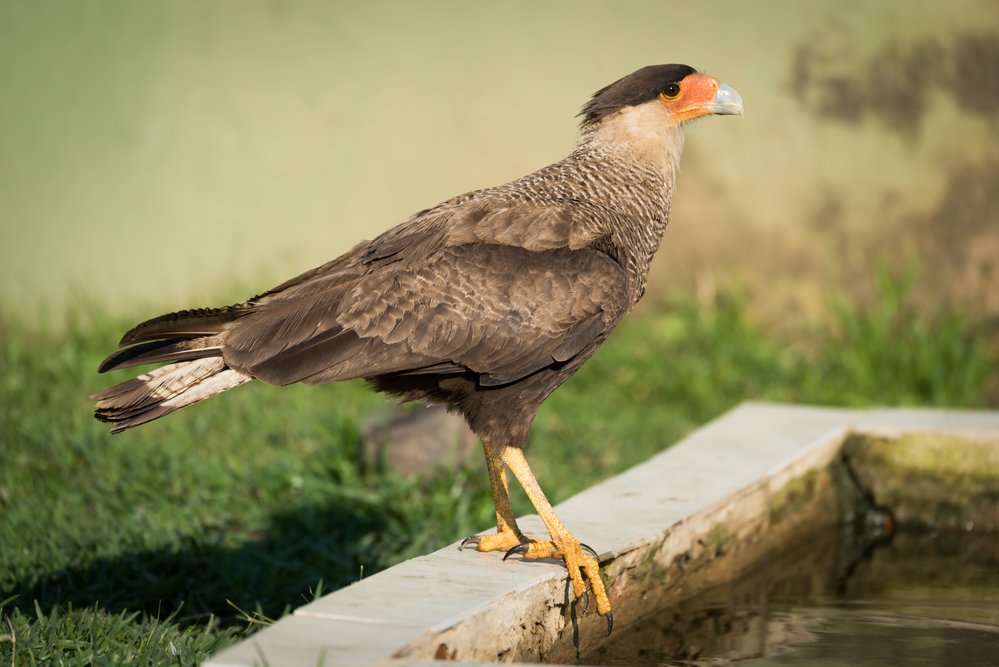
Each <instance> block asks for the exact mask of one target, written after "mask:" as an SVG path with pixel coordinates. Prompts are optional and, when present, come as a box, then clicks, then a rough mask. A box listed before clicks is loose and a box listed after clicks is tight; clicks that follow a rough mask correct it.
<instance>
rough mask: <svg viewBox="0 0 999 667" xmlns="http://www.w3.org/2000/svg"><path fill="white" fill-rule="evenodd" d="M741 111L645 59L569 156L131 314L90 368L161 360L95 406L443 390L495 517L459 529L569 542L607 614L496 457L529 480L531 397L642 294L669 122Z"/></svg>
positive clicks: (667, 178)
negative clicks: (352, 240)
mask: <svg viewBox="0 0 999 667" xmlns="http://www.w3.org/2000/svg"><path fill="white" fill-rule="evenodd" d="M741 112H742V104H741V100H740V99H739V98H738V95H737V94H736V93H735V91H733V90H732V89H731V88H729V87H728V86H726V85H725V84H719V82H718V81H716V80H714V79H711V78H710V77H707V76H704V75H701V74H697V73H696V72H695V71H694V70H693V69H691V68H689V67H686V66H684V65H660V66H653V67H646V68H643V69H641V70H638V71H637V72H635V73H633V74H631V75H629V76H627V77H625V78H623V79H621V80H619V81H617V82H615V83H613V84H611V85H610V86H607V87H606V88H604V89H602V90H600V91H599V92H597V93H596V94H595V95H594V96H593V99H592V100H591V101H590V102H589V103H588V104H587V105H586V106H585V107H584V108H583V111H582V113H581V115H582V116H583V121H582V123H581V128H580V136H579V140H578V141H577V144H576V146H575V148H574V149H573V151H572V153H571V154H570V155H569V156H568V157H567V158H565V159H564V160H562V161H560V162H557V163H555V164H553V165H551V166H549V167H546V168H544V169H541V170H540V171H537V172H535V173H533V174H530V175H528V176H525V177H523V178H521V179H518V180H516V181H513V182H511V183H507V184H505V185H501V186H498V187H494V188H489V189H485V190H478V191H475V192H470V193H467V194H464V195H460V196H458V197H455V198H453V199H449V200H447V201H445V202H443V203H441V204H439V205H437V206H435V207H433V208H431V209H427V210H425V211H421V212H420V213H418V214H416V215H414V216H413V217H412V218H410V219H409V220H408V221H406V222H404V223H403V224H401V225H399V226H397V227H395V228H393V229H391V230H389V231H388V232H385V233H384V234H382V235H381V236H379V237H378V238H376V239H374V240H373V241H370V242H368V243H364V244H362V245H360V246H358V247H356V248H355V249H353V250H351V251H350V252H348V253H347V254H345V255H343V256H341V257H339V258H338V259H335V260H333V261H332V262H329V263H328V264H325V265H323V266H321V267H319V268H317V269H314V270H312V271H308V272H306V273H303V274H302V275H300V276H298V277H296V278H293V279H291V280H289V281H287V282H286V283H284V284H282V285H279V286H278V287H275V288H274V289H272V290H270V291H269V292H266V293H264V294H261V295H260V296H257V297H254V298H252V299H250V300H249V301H246V302H245V303H241V304H237V305H234V306H228V307H225V308H220V309H212V310H208V309H202V310H190V311H181V312H178V313H172V314H169V315H163V316H161V317H157V318H154V319H152V320H149V321H147V322H144V323H142V324H140V325H139V326H137V327H135V328H134V329H132V330H131V331H129V332H128V333H127V334H125V336H124V337H123V338H122V340H121V343H120V347H122V348H124V349H121V350H119V351H118V352H116V353H114V354H112V355H111V356H110V357H108V359H107V360H105V361H104V362H103V363H102V364H101V366H100V369H99V370H100V372H104V371H108V370H111V369H115V368H125V367H129V366H137V365H142V364H148V363H154V362H171V363H170V364H169V365H167V366H164V367H162V368H159V369H157V370H154V371H152V372H150V373H147V374H145V375H142V376H140V377H138V378H135V379H133V380H129V381H128V382H124V383H122V384H119V385H117V386H115V387H112V388H110V389H107V390H105V391H103V392H100V393H98V394H95V395H94V396H93V397H92V398H95V399H97V401H98V403H97V410H96V413H95V417H96V418H97V419H99V420H101V421H105V422H109V423H111V424H113V425H114V427H113V428H112V431H111V432H112V433H117V432H119V431H122V430H125V429H127V428H131V427H133V426H138V425H139V424H143V423H146V422H148V421H151V420H153V419H157V418H159V417H162V416H164V415H166V414H169V413H170V412H172V411H174V410H177V409H179V408H182V407H186V406H188V405H191V404H193V403H196V402H198V401H201V400H203V399H205V398H208V397H210V396H212V395H214V394H217V393H219V392H222V391H225V390H227V389H231V388H233V387H235V386H237V385H240V384H243V383H245V382H248V381H249V380H251V379H258V380H262V381H264V382H267V383H268V384H275V385H285V384H291V383H293V382H304V383H306V384H323V383H327V382H337V381H340V380H349V379H352V378H366V379H367V380H368V381H369V382H370V384H371V385H372V386H373V387H374V388H375V389H377V390H379V391H384V392H387V393H389V394H392V395H395V396H400V397H402V398H404V399H407V400H420V401H426V402H428V403H444V404H446V405H448V406H449V407H450V408H451V409H452V410H455V411H457V412H459V413H461V414H462V415H464V417H465V418H466V419H467V420H468V423H469V425H470V426H471V428H472V429H473V431H475V433H476V434H478V435H479V436H480V437H481V438H482V440H483V444H484V447H485V450H486V457H487V461H488V462H489V470H490V478H491V480H492V482H493V495H494V499H495V500H496V505H497V534H496V535H492V536H476V537H473V538H470V539H469V540H466V543H475V544H476V545H477V546H478V548H479V549H480V550H488V549H495V548H503V549H509V550H511V551H514V552H517V553H523V554H524V555H525V557H528V558H532V557H542V556H555V557H559V558H563V559H564V560H565V561H566V564H567V566H568V567H569V570H570V574H571V575H572V579H573V583H574V587H575V591H576V595H577V597H578V596H579V595H581V594H582V592H583V584H582V579H581V578H580V573H579V570H580V568H582V569H583V570H584V573H585V574H586V576H587V578H588V579H589V580H590V582H591V584H592V586H593V589H594V593H595V595H596V597H597V607H598V611H599V612H600V613H601V614H607V613H608V611H609V608H610V607H609V602H608V601H607V597H606V595H605V594H604V592H603V585H602V583H601V582H600V577H599V572H598V570H597V565H596V562H595V561H593V559H592V558H590V557H589V556H587V555H586V554H585V553H583V552H582V551H581V550H580V547H579V543H578V542H575V540H574V539H572V536H571V535H569V533H568V531H566V530H565V528H564V526H562V525H561V523H560V522H559V521H558V519H557V517H555V516H554V513H553V512H551V507H550V505H548V504H547V501H546V500H544V496H543V494H541V493H540V489H536V491H535V492H532V491H531V489H530V488H529V489H528V492H529V495H531V497H532V500H533V501H534V502H535V506H536V507H537V508H538V511H539V513H540V514H541V516H542V518H544V519H545V523H546V525H548V527H549V531H550V532H551V533H552V542H538V541H531V540H528V538H526V537H524V536H523V535H522V534H521V533H520V531H519V529H517V528H516V523H515V522H514V520H513V515H512V511H511V510H510V509H509V497H508V495H507V492H506V481H505V477H504V474H503V467H502V465H503V463H506V464H507V465H508V466H510V468H511V469H512V470H513V471H514V472H515V473H516V474H517V476H518V478H519V479H520V480H521V482H522V483H524V485H525V487H535V488H536V483H534V480H533V476H531V475H530V471H529V469H528V468H527V467H526V462H525V461H523V458H522V454H520V449H521V448H522V447H523V446H524V445H525V444H526V442H527V436H528V432H529V430H530V427H531V423H532V422H533V420H534V417H535V414H536V413H537V410H538V406H539V405H541V403H542V401H544V400H545V398H547V397H548V396H549V395H550V394H551V393H552V392H553V391H554V390H555V389H556V388H557V387H558V386H559V385H560V384H562V382H564V381H565V380H566V379H567V378H568V377H569V376H571V375H572V374H573V373H574V372H575V371H576V370H577V369H578V368H579V367H580V366H581V365H582V364H583V362H585V361H586V360H587V359H588V358H589V357H590V356H591V355H592V354H593V353H594V352H595V351H596V349H597V348H598V347H599V346H600V345H601V344H602V343H603V342H604V340H606V338H607V336H608V335H609V334H610V332H611V330H612V329H613V328H614V326H615V325H616V324H617V323H618V322H619V321H620V320H621V318H622V317H624V315H625V314H626V313H628V312H629V311H630V310H631V309H632V307H634V305H635V304H636V303H637V302H638V300H639V299H640V298H641V296H642V294H643V292H644V289H645V281H646V277H647V275H648V270H649V263H650V262H651V260H652V256H653V254H654V253H655V251H656V249H657V248H658V246H659V242H660V240H661V238H662V235H663V232H664V231H665V230H666V224H667V221H668V219H669V210H670V199H671V197H672V194H673V184H674V176H675V173H676V166H677V162H678V160H679V157H680V152H681V149H682V146H683V129H682V127H681V125H682V123H683V122H684V121H686V120H689V119H691V118H694V117H697V116H701V115H704V114H708V113H741ZM526 478H529V479H526ZM537 496H540V497H537Z"/></svg>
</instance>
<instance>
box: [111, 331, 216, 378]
mask: <svg viewBox="0 0 999 667" xmlns="http://www.w3.org/2000/svg"><path fill="white" fill-rule="evenodd" d="M221 356H222V348H221V347H220V341H219V338H218V336H204V337H201V338H194V339H187V338H168V339H167V340H157V341H153V342H150V343H140V344H139V345H134V346H132V347H127V348H125V349H124V350H118V351H117V352H115V353H114V354H112V355H111V356H110V357H108V358H107V359H105V360H104V361H102V362H101V365H100V366H99V367H98V369H97V372H98V373H105V372H107V371H113V370H116V369H119V368H131V367H132V366H142V365H145V364H156V363H163V362H166V361H171V362H172V361H187V360H190V359H203V358H205V357H221Z"/></svg>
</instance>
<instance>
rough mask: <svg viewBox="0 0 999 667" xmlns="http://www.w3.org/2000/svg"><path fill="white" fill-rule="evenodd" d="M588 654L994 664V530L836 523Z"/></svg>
mask: <svg viewBox="0 0 999 667" xmlns="http://www.w3.org/2000/svg"><path fill="white" fill-rule="evenodd" d="M581 662H582V663H584V664H593V665H597V664H602V665H704V666H712V667H714V666H721V665H736V664H738V665H746V666H753V667H763V666H765V665H784V666H798V665H820V666H823V667H831V666H833V665H837V666H838V665H858V666H864V667H882V666H889V665H890V666H893V667H894V666H905V665H946V666H948V667H964V666H975V667H978V666H983V667H984V666H987V665H996V666H999V531H996V532H993V533H970V532H962V531H949V532H948V531H942V532H935V531H934V532H930V531H907V530H900V531H898V532H896V533H895V534H894V535H892V536H887V537H879V538H876V539H871V537H870V536H869V535H865V534H862V533H861V534H855V533H853V532H852V531H840V532H837V531H830V534H829V535H825V536H823V537H820V538H817V539H814V540H811V541H810V542H809V543H808V544H806V545H802V546H801V547H799V548H797V549H795V550H793V551H790V552H788V553H786V554H784V555H782V556H780V557H779V558H777V559H774V560H772V561H770V562H767V563H764V564H762V566H761V567H760V568H758V569H757V570H755V571H753V572H751V573H749V574H748V575H746V576H744V577H743V578H741V579H739V580H736V581H733V582H729V583H727V584H724V585H721V586H716V587H714V588H711V589H709V590H707V591H705V592H704V593H703V594H702V595H700V596H698V597H696V598H692V599H689V600H685V601H682V602H680V603H678V604H676V605H674V606H672V607H668V608H665V609H660V610H658V611H656V612H654V613H652V614H650V615H649V616H647V617H645V618H643V619H641V620H640V621H638V622H636V623H633V624H632V625H631V626H629V627H627V628H623V629H622V630H621V631H620V632H619V633H615V635H614V636H612V637H611V638H610V639H609V641H608V642H607V643H605V644H604V645H602V646H600V647H599V648H598V649H596V650H594V651H593V652H591V653H590V654H588V655H586V656H583V658H582V660H581Z"/></svg>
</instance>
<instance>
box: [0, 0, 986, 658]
mask: <svg viewBox="0 0 999 667" xmlns="http://www.w3.org/2000/svg"><path fill="white" fill-rule="evenodd" d="M670 62H680V63H686V64H688V65H691V66H694V67H696V68H698V69H700V70H702V71H704V72H707V73H709V74H711V75H713V76H715V77H717V78H719V79H721V80H722V81H724V82H726V83H728V84H730V85H731V86H733V87H734V88H735V89H736V90H737V91H738V92H739V93H740V94H741V96H742V98H743V100H744V101H745V105H746V117H745V118H744V119H739V118H722V119H719V118H709V119H705V120H703V121H699V122H698V123H697V124H695V126H694V128H693V129H692V131H691V132H690V135H691V136H690V138H689V140H688V142H687V147H686V150H685V153H684V156H683V159H682V163H681V173H680V175H679V178H678V184H677V185H678V191H677V193H676V195H675V197H674V200H673V215H672V220H671V223H670V227H669V230H668V232H667V234H666V238H665V241H664V243H663V245H662V247H661V249H660V251H659V255H658V256H657V258H656V261H655V263H654V264H653V269H652V276H651V283H650V285H649V289H648V292H647V296H646V298H645V300H644V301H643V302H642V304H641V305H640V310H641V311H642V312H640V313H637V314H636V316H632V317H629V318H627V319H626V320H625V321H624V322H623V323H622V325H621V326H620V327H619V328H618V330H617V331H616V332H615V334H614V336H612V337H611V339H610V340H609V341H608V344H607V345H605V346H604V347H603V348H602V349H601V350H600V352H599V354H597V355H595V356H594V358H593V359H592V360H591V361H589V362H588V363H587V364H586V365H585V366H584V368H583V369H582V370H581V371H580V372H579V373H577V374H576V375H575V376H574V377H573V378H572V379H571V380H570V381H569V382H567V383H566V384H565V385H564V386H563V387H562V388H561V389H560V390H559V391H558V392H555V394H554V395H553V396H552V397H551V399H550V400H548V401H546V402H545V404H544V405H543V406H542V408H541V410H539V413H538V418H537V419H536V421H535V422H534V426H533V429H532V433H531V444H530V446H529V452H528V455H529V457H530V459H531V466H532V468H533V469H534V471H535V474H537V475H538V479H539V481H540V483H541V486H542V487H543V488H544V489H545V491H546V493H547V494H548V497H549V499H550V500H552V502H553V503H557V502H559V501H561V500H563V499H565V498H568V497H569V496H571V495H572V494H574V493H576V492H578V491H580V490H582V489H585V488H587V487H588V486H590V485H592V484H594V483H595V482H597V481H599V480H601V479H604V478H606V477H608V476H610V475H613V474H616V473H617V472H620V471H622V470H625V469H626V468H628V467H630V466H632V465H635V464H636V463H639V462H641V461H644V460H646V459H648V458H649V457H650V456H652V455H653V454H655V453H656V452H659V451H662V450H663V449H665V448H667V447H669V446H670V445H671V444H673V443H674V442H677V441H678V440H679V439H681V438H682V437H683V436H684V435H686V434H688V433H690V432H691V431H693V430H694V429H696V428H698V427H700V426H701V425H703V424H705V423H706V422H708V421H710V420H712V419H714V418H715V417H717V416H719V415H721V414H722V413H724V412H725V411H727V410H729V409H731V408H732V407H733V406H735V405H738V404H739V403H740V402H742V401H745V400H764V401H778V402H792V403H811V404H817V405H832V406H855V407H863V406H871V405H885V406H911V405H917V406H936V407H942V408H949V409H959V408H971V409H995V408H996V407H997V406H999V336H997V335H996V332H997V329H999V1H997V0H963V1H962V0H951V1H950V2H920V1H915V0H906V1H904V2H903V1H901V0H899V1H894V2H890V1H864V0H821V1H814V2H807V3H806V2H790V1H788V2H783V1H777V0H769V1H767V0H762V1H761V0H758V1H756V2H733V1H731V0H726V1H710V0H709V1H701V2H697V3H693V2H690V3H678V2H616V3H607V2H589V1H574V2H544V3H540V2H526V1H520V2H504V3H485V2H434V3H431V2H419V3H416V2H365V3H339V2H319V1H310V0H295V1H291V0H266V1H265V0H213V1H212V2H203V1H198V0H182V1H170V2H168V1H166V0H161V1H159V2H155V1H150V2H142V3H139V2H129V1H127V0H115V1H109V0H90V1H88V2H86V3H55V2H31V1H27V0H0V628H4V629H3V630H0V663H5V662H6V661H7V659H8V658H10V661H11V662H12V663H13V662H15V659H14V658H15V657H16V656H14V653H15V649H14V647H13V642H12V641H11V638H13V637H16V638H17V650H18V651H20V653H19V654H18V655H27V656H30V655H32V652H33V651H34V652H35V654H37V655H41V654H42V653H43V652H45V655H48V653H47V652H49V651H50V650H52V647H53V646H59V647H64V648H65V647H69V648H65V651H66V652H67V653H66V654H65V655H70V654H72V655H76V656H77V657H78V658H79V660H80V661H89V660H90V658H89V657H86V656H88V655H90V654H89V653H87V651H91V650H92V651H93V652H94V654H95V655H111V654H113V653H114V652H115V651H118V648H117V647H119V646H120V645H122V643H125V644H128V645H129V646H132V647H133V649H134V651H135V655H136V656H138V657H137V658H136V662H135V664H163V663H166V662H169V663H170V664H175V663H177V664H197V663H198V662H199V661H201V660H204V659H205V657H206V656H207V655H210V654H211V653H213V652H215V651H217V650H219V649H220V648H221V647H223V646H225V645H228V644H231V643H232V642H234V641H237V640H238V639H239V638H241V637H243V636H245V635H246V634H247V633H249V632H253V631H254V629H256V628H257V627H260V626H261V625H263V624H266V623H267V622H268V621H267V619H268V617H270V618H277V617H278V616H280V615H282V614H284V613H288V611H289V610H290V609H291V608H293V607H295V606H299V605H300V604H302V602H303V601H304V600H309V599H312V598H313V597H315V596H317V595H319V594H320V592H321V591H323V590H330V589H332V588H338V587H340V586H345V585H348V584H350V583H352V582H354V581H357V579H358V578H359V577H361V576H370V575H371V574H373V573H374V572H377V571H378V570H380V569H383V568H385V567H388V566H391V565H392V564H394V563H397V562H399V561H401V560H404V559H406V558H410V557H413V556H416V555H420V554H424V553H427V552H428V551H431V550H433V549H437V548H441V547H443V546H444V545H447V544H450V543H452V542H454V541H455V540H456V539H459V538H460V537H464V536H467V535H469V534H471V533H473V532H475V531H479V530H482V529H484V528H485V527H487V526H489V525H490V523H491V522H492V521H494V519H495V513H494V509H493V505H492V501H491V496H490V492H489V485H488V478H487V476H486V473H485V465H484V462H483V460H482V458H481V457H480V456H478V455H477V454H476V453H473V455H472V456H471V457H469V463H468V465H465V466H458V465H453V461H451V460H446V461H445V460H441V461H437V463H438V465H437V466H436V467H435V468H434V469H433V470H432V471H427V472H425V473H421V474H419V475H413V476H411V477H406V476H405V475H403V474H400V473H398V472H397V471H394V470H393V469H391V467H390V466H387V465H382V463H381V462H380V463H379V465H378V466H366V465H364V462H365V461H367V460H368V456H367V454H368V453H369V452H368V450H367V449H365V448H366V447H368V445H370V444H371V443H370V442H369V443H368V445H366V444H365V439H364V433H363V432H362V431H363V429H364V424H365V422H366V420H368V419H370V418H371V416H372V415H373V416H374V417H375V418H377V419H382V418H383V416H384V414H385V413H384V412H383V411H384V410H385V399H384V397H382V396H378V395H375V394H372V393H371V392H369V391H367V389H366V388H365V387H364V386H363V384H362V383H360V382H353V383H337V384H333V385H326V386H323V387H305V386H301V385H297V386H291V387H283V388H276V387H270V386H266V385H263V384H262V383H254V385H255V386H253V387H249V388H246V389H240V390H239V391H236V392H227V393H225V394H223V395H221V396H218V397H216V398H213V399H212V401H210V402H209V403H207V404H206V405H203V406H198V407H195V408H192V409H190V410H182V411H180V412H178V413H177V414H176V415H172V416H171V417H170V419H165V420H162V421H158V422H156V423H155V424H150V425H148V426H145V427H143V428H141V429H134V430H131V431H128V432H127V433H124V434H122V435H120V436H115V437H109V436H108V435H107V429H106V425H103V424H99V423H97V422H96V421H95V420H93V419H92V410H93V402H92V401H90V400H89V399H88V398H87V396H88V394H92V393H93V392H96V391H99V390H100V389H103V388H104V387H107V386H109V385H111V384H114V383H116V382H122V381H124V380H126V379H128V378H129V377H132V376H134V375H135V372H134V370H133V369H127V370H123V371H115V372H112V373H110V374H109V375H107V376H98V375H97V373H96V372H95V369H96V367H97V365H98V364H99V362H100V360H101V359H102V358H103V357H104V356H105V355H106V354H108V353H109V352H110V351H111V350H112V349H113V344H114V342H115V341H117V340H118V338H119V337H120V336H121V334H122V332H124V331H126V330H127V329H128V328H129V327H131V326H133V325H134V324H135V323H136V322H137V321H141V320H142V319H145V318H149V317H153V316H156V315H160V314H161V313H164V312H168V311H172V310H179V309H182V308H192V307H200V306H220V305H223V304H224V303H232V302H234V301H239V300H244V299H246V298H248V297H250V296H251V295H253V294H258V293H261V292H263V291H265V290H267V289H269V288H271V287H273V286H274V285H276V284H278V283H279V282H281V281H283V280H284V279H286V278H289V277H291V276H293V275H295V274H297V273H300V272H302V271H304V270H308V269H311V268H313V267H315V266H318V265H320V264H322V263H324V262H326V261H328V260H330V259H333V258H335V257H337V256H338V255H339V254H341V253H342V252H343V251H345V250H347V249H348V248H350V247H352V246H353V245H354V244H356V243H357V242H358V241H360V240H361V239H370V238H373V237H375V236H376V235H377V234H379V233H381V232H382V231H384V230H386V229H388V228H390V227H392V226H393V225H395V224H398V223H399V222H401V221H403V220H405V219H406V218H408V217H409V216H410V215H411V214H413V213H414V212H416V211H419V210H421V209H423V208H426V207H428V206H432V205H434V204H436V203H437V202H439V201H441V200H443V199H446V198H448V197H451V196H453V195H456V194H460V193H462V192H466V191H468V190H472V189H476V188H483V187H489V186H492V185H497V184H500V183H504V182H506V181H509V180H512V179H515V178H518V177H520V176H523V175H525V174H527V173H529V172H531V171H533V170H536V169H539V168H542V167H544V166H546V165H548V164H550V163H552V162H555V161H557V160H560V159H561V158H563V157H564V156H565V155H567V154H568V152H569V151H570V150H571V148H572V145H573V142H574V139H575V133H576V124H577V120H578V119H576V118H575V115H576V113H577V112H578V110H579V109H580V107H581V106H582V105H583V104H584V103H585V102H586V101H587V100H588V99H589V97H590V96H591V95H592V94H593V93H594V92H595V91H596V90H598V89H600V88H601V87H603V86H605V85H607V84H609V83H611V82H613V81H615V80H616V79H618V78H620V77H622V76H624V75H627V74H629V73H630V72H632V71H634V70H636V69H638V68H640V67H643V66H645V65H649V64H658V63H670ZM60 325H62V326H60ZM409 414H416V413H415V412H413V413H409ZM437 430H438V431H439V429H437ZM435 436H439V433H437V432H435ZM438 439H440V438H438ZM471 448H472V449H473V450H474V449H475V446H474V444H473V445H472V447H471ZM424 449H425V448H422V449H421V453H423V450H424ZM513 486H515V485H512V493H513V495H514V497H513V503H514V508H515V511H517V512H518V513H525V512H532V511H533V510H532V509H531V507H530V504H529V502H528V501H527V499H526V496H523V494H521V492H520V491H519V489H513ZM14 596H16V597H14ZM60 610H63V611H60ZM64 611H65V613H63V612H64ZM126 611H127V612H129V613H131V612H139V613H140V615H139V616H131V615H130V616H128V617H127V618H125V617H124V616H122V618H121V619H119V620H115V619H117V618H118V617H117V616H114V615H115V614H119V613H120V614H124V613H125V612H126ZM120 627H124V628H125V629H124V630H121V631H119V628H120ZM8 631H9V635H10V636H9V637H5V634H4V633H5V632H8ZM150 637H158V639H157V640H156V641H155V642H153V643H150V640H149V638H150ZM102 642H103V643H102ZM108 647H111V648H108ZM58 650H59V651H61V650H63V649H58ZM57 652H58V651H57ZM53 655H56V654H53ZM115 655H117V654H115ZM56 657H58V656H56ZM56 657H54V658H53V661H55V660H56ZM73 659H74V660H75V659H76V658H73ZM18 664H21V663H18ZM25 664H26V663H25ZM60 664H61V663H60ZM67 664H68V663H67ZM81 664H82V663H81Z"/></svg>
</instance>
